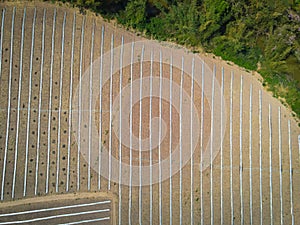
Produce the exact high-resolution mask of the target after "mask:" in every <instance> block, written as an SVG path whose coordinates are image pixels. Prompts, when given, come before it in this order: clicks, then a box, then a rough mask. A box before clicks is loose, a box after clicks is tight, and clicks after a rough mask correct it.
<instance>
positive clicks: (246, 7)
mask: <svg viewBox="0 0 300 225" xmlns="http://www.w3.org/2000/svg"><path fill="white" fill-rule="evenodd" d="M68 2H71V3H73V4H75V5H77V6H79V7H81V8H90V9H92V10H94V11H96V12H100V13H102V15H104V16H106V17H110V18H117V20H118V21H119V22H120V23H121V24H123V25H125V26H127V27H131V28H134V29H137V30H139V31H141V32H142V33H144V34H145V35H147V36H149V37H152V38H154V39H158V40H164V41H166V40H168V41H173V42H176V43H178V44H181V45H185V46H187V47H191V48H192V49H198V48H199V47H200V48H202V49H204V50H205V51H207V52H212V53H214V54H216V55H218V56H221V57H222V58H223V59H225V60H229V61H232V62H234V63H236V64H237V65H239V66H242V67H245V68H246V69H250V70H257V71H258V72H259V73H260V74H261V75H262V76H263V77H264V86H267V87H268V89H269V90H271V91H272V92H273V94H274V96H275V97H279V96H280V98H281V99H285V101H286V103H287V104H288V105H289V106H290V107H291V108H292V110H293V111H294V112H295V113H296V114H297V116H298V117H299V118H300V91H299V87H300V85H299V81H300V71H299V69H300V66H299V65H300V13H299V12H300V0H239V1H237V0H127V1H122V0H69V1H68ZM297 80H298V81H297Z"/></svg>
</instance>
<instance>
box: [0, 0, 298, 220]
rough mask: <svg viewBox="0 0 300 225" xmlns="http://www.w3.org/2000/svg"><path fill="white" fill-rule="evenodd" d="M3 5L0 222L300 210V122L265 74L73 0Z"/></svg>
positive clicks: (291, 215)
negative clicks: (143, 32)
mask: <svg viewBox="0 0 300 225" xmlns="http://www.w3.org/2000/svg"><path fill="white" fill-rule="evenodd" d="M0 8H1V23H0V26H1V27H0V29H1V36H0V96H1V98H0V118H1V123H0V182H1V186H0V194H1V195H0V197H1V202H0V209H1V210H0V211H1V213H0V224H7V222H9V221H20V220H24V221H25V220H32V222H35V223H36V224H39V222H40V221H42V220H48V222H49V223H52V224H57V223H69V224H70V223H71V222H74V223H73V224H76V223H75V222H76V221H75V219H74V220H72V221H70V220H64V219H65V217H68V216H62V219H61V220H60V219H57V218H54V217H53V212H52V211H53V210H51V209H53V208H57V207H60V208H61V209H63V207H67V208H68V207H69V208H68V210H67V211H64V214H70V215H71V216H72V215H73V214H74V215H75V214H76V215H77V216H78V215H81V214H80V213H82V212H84V211H87V212H90V213H87V214H86V215H85V214H84V217H82V218H80V219H81V220H82V221H85V222H84V223H91V224H93V223H95V224H99V223H100V222H101V223H100V224H102V223H103V224H138V223H139V224H142V223H144V224H149V223H150V224H233V223H243V224H279V223H281V224H298V223H300V199H299V193H300V161H299V160H300V140H299V135H300V128H299V126H298V123H297V121H296V119H295V118H293V117H292V113H291V112H290V111H289V110H288V109H286V108H285V107H284V106H283V105H282V104H281V103H280V101H279V100H277V99H275V98H273V97H272V95H271V94H270V93H269V92H267V91H266V90H264V88H263V86H262V85H261V82H260V80H261V77H260V76H259V75H258V74H255V73H249V72H247V71H245V70H243V69H241V68H239V67H237V66H233V65H230V64H229V63H227V62H225V61H221V60H219V59H217V58H215V57H212V56H210V55H206V54H200V55H199V54H197V55H196V54H193V53H191V52H189V51H188V50H186V49H183V48H181V47H178V46H175V45H172V44H170V43H164V42H156V41H152V40H147V39H144V38H142V37H140V36H138V35H135V34H133V33H131V32H129V31H127V30H125V29H123V28H122V27H118V26H117V25H114V24H113V23H108V22H106V21H105V20H104V19H102V18H101V17H99V16H95V15H94V14H92V13H90V12H87V14H86V15H82V14H80V12H79V10H78V9H76V8H69V7H67V6H65V5H61V6H60V5H55V4H50V3H42V2H22V3H12V2H5V3H0ZM73 193H76V194H75V195H73ZM77 194H78V195H79V196H77ZM91 195H92V197H91ZM65 196H68V197H65ZM70 196H73V197H70ZM39 199H44V201H39ZM29 200H30V202H31V201H32V202H35V201H36V203H32V204H30V205H28V201H29ZM26 201H27V202H26ZM18 202H19V203H18ZM48 202H49V203H48ZM95 202H96V203H95ZM97 202H98V203H99V204H100V202H102V203H103V202H104V203H103V205H102V203H101V207H97V206H96V205H97ZM12 203H14V204H12ZM10 204H11V205H10ZM82 204H86V205H87V208H84V207H83V206H82ZM88 204H90V205H88ZM71 205H72V207H70V206H71ZM77 206H78V207H77ZM81 207H83V208H81ZM45 208H48V209H49V210H46V211H43V209H45ZM31 210H37V212H39V210H40V211H41V214H40V216H39V217H38V215H37V217H36V218H39V219H38V220H35V219H34V218H32V217H30V216H31V215H30V216H29V217H28V213H24V212H27V211H28V212H30V211H31ZM88 210H89V211H88ZM97 210H98V211H99V210H100V211H101V210H107V211H105V212H104V211H103V212H102V211H101V212H98V211H97ZM93 211H95V212H94V213H93ZM96 211H97V212H96ZM22 212H23V213H22ZM13 213H15V214H13ZM51 213H52V214H51ZM98 213H99V215H98ZM101 213H102V214H101ZM59 214H60V215H63V214H61V213H59ZM7 215H13V216H11V217H10V218H8V217H7ZM13 217H14V218H13ZM3 218H4V219H3ZM70 218H71V217H70ZM97 218H98V219H99V220H95V219H97ZM101 218H107V219H105V220H103V221H102V220H100V219H101ZM82 221H81V222H82ZM78 223H79V222H78ZM82 223H83V222H82ZM71 224H72V223H71Z"/></svg>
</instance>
